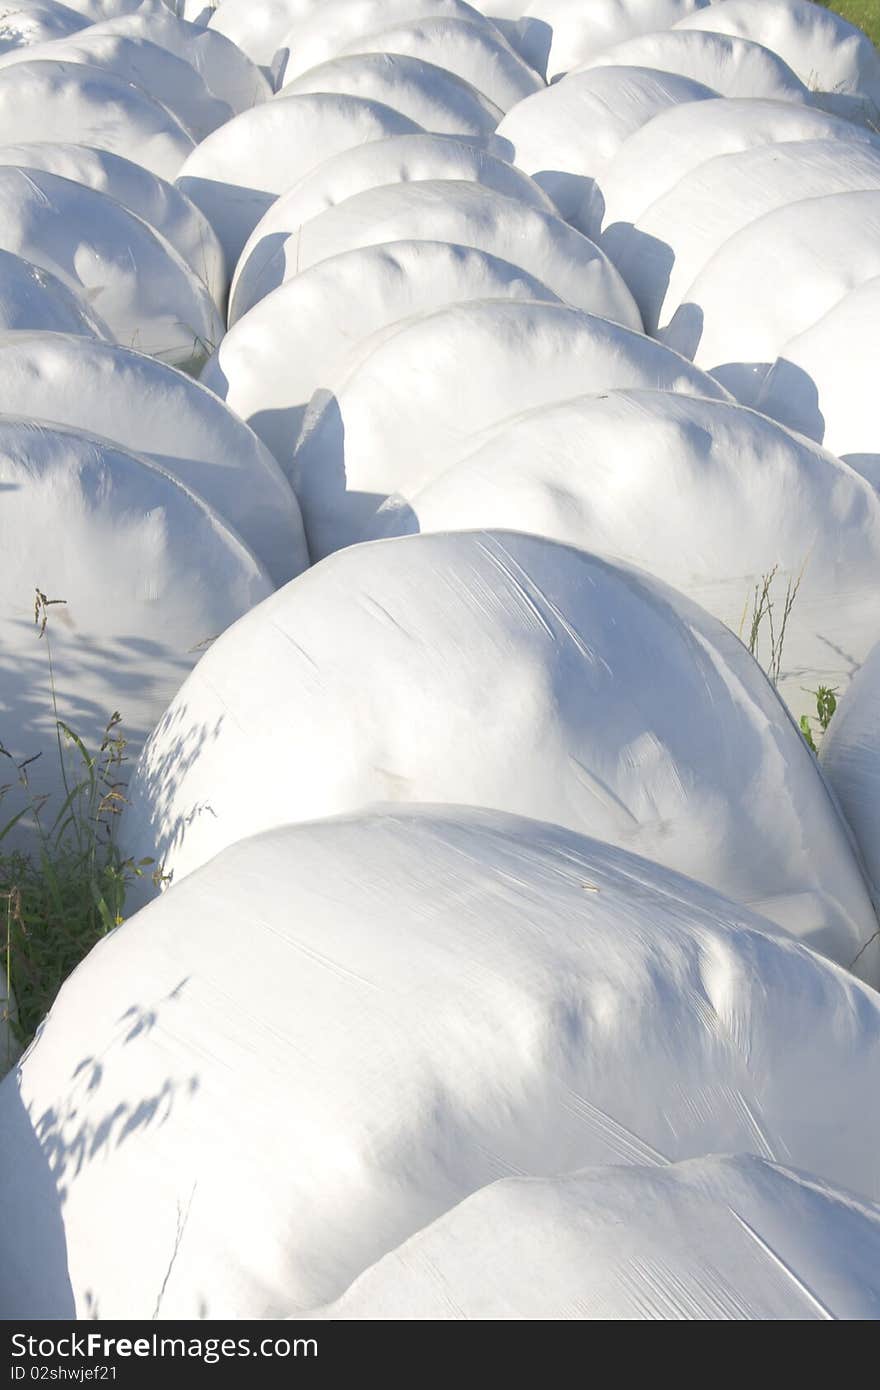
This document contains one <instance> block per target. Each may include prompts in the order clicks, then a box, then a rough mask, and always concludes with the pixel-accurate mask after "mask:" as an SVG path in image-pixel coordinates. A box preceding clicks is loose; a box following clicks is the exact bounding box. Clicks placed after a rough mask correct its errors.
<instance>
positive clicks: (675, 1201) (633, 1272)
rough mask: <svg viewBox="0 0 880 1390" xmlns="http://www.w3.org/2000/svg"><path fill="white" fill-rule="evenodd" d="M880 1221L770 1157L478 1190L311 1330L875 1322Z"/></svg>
mask: <svg viewBox="0 0 880 1390" xmlns="http://www.w3.org/2000/svg"><path fill="white" fill-rule="evenodd" d="M878 1270H880V1210H878V1208H877V1207H876V1206H875V1205H873V1204H872V1203H867V1202H860V1201H858V1200H857V1199H856V1198H854V1197H852V1196H851V1195H850V1194H849V1193H847V1192H841V1191H839V1190H837V1189H835V1188H834V1187H831V1186H829V1185H828V1184H827V1183H823V1182H821V1181H819V1180H818V1179H817V1178H814V1177H812V1176H808V1175H806V1174H800V1173H794V1172H791V1171H790V1170H787V1169H785V1168H779V1167H777V1166H776V1165H775V1164H772V1163H768V1162H767V1160H766V1159H764V1158H758V1157H755V1156H753V1155H736V1156H735V1157H731V1158H698V1159H691V1161H690V1162H686V1163H677V1164H673V1165H671V1166H670V1167H665V1168H663V1167H638V1168H637V1167H633V1168H620V1167H614V1168H602V1169H598V1170H597V1169H592V1170H585V1171H582V1172H580V1173H573V1174H571V1175H570V1176H566V1177H560V1178H550V1179H545V1180H543V1181H542V1180H540V1179H537V1178H518V1177H511V1178H505V1179H502V1180H501V1181H500V1182H496V1183H491V1184H490V1185H489V1186H487V1187H484V1188H481V1189H480V1191H479V1192H477V1193H475V1194H474V1195H473V1197H468V1198H467V1199H466V1200H465V1201H464V1202H462V1203H461V1204H460V1205H459V1206H457V1207H454V1208H453V1209H452V1211H450V1212H449V1213H448V1214H447V1215H446V1216H442V1217H440V1218H439V1220H437V1221H435V1222H434V1223H433V1224H432V1225H431V1226H429V1227H428V1228H427V1229H426V1230H423V1231H420V1232H419V1233H418V1234H417V1235H415V1236H412V1237H411V1238H410V1239H409V1240H408V1241H406V1242H405V1243H404V1244H403V1245H402V1246H400V1247H399V1249H397V1250H394V1251H392V1252H391V1253H390V1254H388V1255H386V1256H385V1257H384V1258H383V1259H381V1260H380V1261H378V1263H377V1264H375V1265H373V1266H372V1267H371V1268H370V1269H368V1270H367V1271H366V1272H365V1273H364V1274H362V1275H361V1276H360V1278H359V1279H357V1280H356V1281H355V1283H354V1284H353V1285H352V1287H351V1288H350V1289H349V1290H348V1291H347V1293H345V1294H344V1295H343V1297H342V1298H341V1299H339V1301H338V1302H337V1303H333V1304H330V1306H329V1307H327V1308H324V1309H317V1310H315V1311H313V1312H311V1313H310V1316H311V1317H313V1318H316V1319H317V1320H318V1321H322V1320H324V1321H328V1322H335V1321H344V1320H369V1321H375V1320H387V1319H394V1320H398V1319H406V1320H414V1319H424V1320H425V1321H430V1322H452V1321H460V1320H466V1319H491V1320H492V1321H505V1320H507V1321H511V1320H517V1321H519V1320H526V1321H534V1320H554V1321H563V1320H564V1321H567V1320H577V1321H597V1320H598V1321H603V1322H604V1321H608V1320H613V1321H640V1320H642V1319H652V1320H676V1321H679V1320H687V1321H693V1320H698V1321H701V1322H702V1321H722V1320H723V1321H728V1320H734V1319H735V1320H737V1321H739V1320H742V1319H748V1320H751V1321H781V1320H786V1321H798V1322H800V1321H804V1322H809V1321H812V1320H813V1319H821V1320H827V1319H835V1318H844V1319H852V1320H856V1321H861V1320H862V1319H868V1320H874V1319H876V1318H878V1317H880V1276H878Z"/></svg>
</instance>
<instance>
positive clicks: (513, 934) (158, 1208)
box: [0, 543, 880, 1319]
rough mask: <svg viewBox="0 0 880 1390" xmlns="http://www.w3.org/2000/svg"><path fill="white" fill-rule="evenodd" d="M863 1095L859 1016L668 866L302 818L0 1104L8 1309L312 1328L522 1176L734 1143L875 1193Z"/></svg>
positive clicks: (129, 950) (439, 813)
mask: <svg viewBox="0 0 880 1390" xmlns="http://www.w3.org/2000/svg"><path fill="white" fill-rule="evenodd" d="M399 549H401V550H403V549H404V545H403V543H401V545H400V547H399ZM373 550H374V551H376V550H377V548H376V547H373ZM243 923H246V924H247V932H246V933H245V935H244V936H243V933H242V924H243ZM328 1019H332V1020H333V1024H332V1026H328ZM878 1070H880V1004H878V997H877V995H876V994H875V993H874V992H873V991H871V990H870V989H868V988H867V987H865V986H864V985H862V984H860V983H859V982H858V981H857V980H855V979H853V978H852V977H851V976H849V975H847V974H846V973H845V972H844V971H842V970H840V969H839V968H838V967H836V966H834V965H832V964H831V963H830V962H827V961H825V960H823V959H822V958H821V957H820V956H818V955H816V954H815V953H813V952H812V951H810V950H808V949H806V948H805V947H804V946H803V945H801V944H800V943H799V942H796V941H793V940H791V939H790V938H788V937H786V936H785V935H784V934H781V933H780V934H776V933H775V932H774V931H773V929H772V928H771V927H770V925H769V923H767V922H766V921H765V920H764V919H762V918H758V917H755V916H753V915H752V914H751V913H749V912H748V911H747V910H745V909H743V908H741V907H738V906H736V905H734V904H733V903H731V902H729V901H727V900H725V899H723V898H721V897H719V895H718V894H716V893H714V892H712V891H711V890H709V889H708V888H705V887H704V886H702V885H700V884H696V883H693V882H691V881H689V880H685V879H682V878H680V877H679V876H678V875H676V874H673V873H670V872H669V871H668V870H665V869H662V868H660V867H659V866H658V865H656V864H650V863H648V862H646V861H645V860H641V859H637V858H635V857H634V856H631V855H628V854H625V853H622V852H621V851H620V850H615V849H613V848H610V847H609V846H607V845H603V844H599V843H597V842H595V841H590V840H586V839H583V838H582V837H580V836H578V835H574V834H572V833H571V832H569V831H565V830H561V829H559V828H557V827H553V826H548V825H541V824H538V823H536V822H534V821H523V820H521V819H519V818H517V817H509V816H501V815H498V814H491V813H487V812H485V811H469V810H467V809H463V808H460V807H445V808H443V807H400V808H394V809H392V808H390V807H389V808H380V809H378V810H376V811H374V812H373V813H371V814H369V815H362V816H356V817H350V818H345V819H340V820H330V821H322V822H318V823H315V824H312V825H307V826H299V827H292V826H286V827H283V828H279V829H277V830H274V831H272V832H270V833H268V834H266V835H261V836H259V837H257V838H255V839H251V840H248V841H245V842H244V843H241V844H238V845H235V846H233V847H231V848H230V849H228V850H226V851H225V853H224V854H222V855H221V856H219V857H218V858H216V859H215V860H214V861H213V862H212V863H210V864H208V865H206V866H205V867H204V868H203V869H202V870H200V871H199V872H198V873H197V874H194V875H192V876H191V877H190V878H189V879H187V880H186V881H185V882H182V883H180V884H178V885H177V886H176V887H173V888H172V889H171V890H170V891H169V892H168V893H166V894H165V895H164V896H163V897H162V898H160V899H159V900H158V901H157V902H155V903H153V904H151V905H150V906H149V907H147V908H146V909H145V910H144V911H143V912H141V913H139V914H138V915H137V916H136V917H134V918H132V919H130V920H129V921H128V922H126V923H125V925H124V926H122V927H120V928H119V930H118V931H115V932H113V933H112V934H111V935H110V936H109V937H107V938H106V939H105V940H104V941H102V942H101V943H100V945H98V946H97V947H96V948H95V950H93V951H92V953H91V954H90V955H89V956H88V958H87V959H86V961H85V962H84V963H83V964H82V965H81V966H80V967H79V969H78V970H76V971H75V972H74V974H73V975H72V976H71V977H70V979H69V980H68V981H67V983H66V984H65V985H64V986H63V988H62V990H61V993H60V995H59V997H58V999H57V1001H56V1003H55V1005H54V1006H53V1009H52V1012H51V1014H50V1016H49V1018H48V1019H47V1021H46V1023H45V1025H44V1027H43V1029H42V1030H41V1033H40V1036H39V1038H38V1040H37V1042H36V1044H35V1046H34V1047H33V1048H32V1049H31V1050H30V1051H29V1053H28V1055H27V1057H26V1058H25V1060H24V1062H23V1063H22V1065H21V1068H20V1071H19V1074H18V1075H17V1076H10V1077H8V1078H7V1080H6V1081H5V1082H4V1083H3V1086H2V1088H0V1169H2V1174H3V1181H2V1183H0V1220H2V1225H3V1231H4V1261H3V1266H2V1272H0V1280H2V1286H0V1287H2V1296H3V1303H4V1311H5V1314H6V1316H7V1317H10V1318H12V1317H26V1316H27V1317H31V1318H34V1317H59V1318H60V1317H65V1318H69V1317H73V1316H74V1315H75V1313H76V1314H77V1315H79V1316H81V1317H87V1316H90V1315H91V1313H93V1312H94V1310H95V1308H97V1309H98V1310H99V1313H100V1316H101V1317H102V1318H113V1317H123V1316H124V1317H126V1318H132V1317H154V1316H155V1317H159V1318H160V1319H161V1318H175V1317H191V1316H192V1317H197V1316H202V1317H207V1318H232V1317H238V1318H248V1317H266V1318H271V1317H278V1316H281V1315H283V1314H285V1313H292V1312H295V1311H304V1310H306V1309H308V1308H310V1307H313V1306H314V1305H315V1304H320V1303H323V1302H325V1301H326V1300H329V1299H332V1298H335V1297H338V1296H339V1295H340V1294H342V1293H343V1292H344V1291H345V1289H346V1288H347V1287H348V1286H349V1285H350V1283H351V1281H352V1280H353V1279H354V1278H356V1277H357V1276H358V1275H359V1274H361V1273H362V1272H363V1271H364V1270H365V1269H366V1268H368V1267H369V1266H370V1265H372V1264H373V1263H374V1262H375V1261H376V1260H377V1259H379V1258H380V1257H381V1256H382V1255H384V1254H386V1253H387V1252H389V1251H392V1250H394V1249H395V1247H396V1246H398V1245H399V1244H400V1243H401V1242H402V1241H404V1240H406V1239H407V1238H408V1237H409V1236H411V1235H414V1234H415V1233H416V1232H417V1231H420V1230H422V1229H423V1228H424V1227H425V1226H426V1225H428V1223H430V1222H431V1221H433V1220H434V1219H436V1218H437V1217H438V1216H441V1215H442V1214H443V1213H444V1212H448V1211H450V1209H452V1208H455V1207H456V1206H457V1204H458V1203H459V1202H461V1201H462V1200H463V1199H464V1198H466V1197H468V1196H469V1195H470V1194H471V1193H475V1192H478V1191H479V1190H480V1189H481V1188H483V1187H485V1186H486V1185H488V1184H492V1183H494V1182H496V1180H497V1179H498V1178H499V1177H509V1176H510V1175H512V1174H527V1175H533V1176H535V1177H542V1178H551V1177H556V1176H557V1175H558V1174H559V1173H560V1172H566V1171H570V1170H571V1169H576V1168H580V1167H585V1166H588V1165H613V1166H616V1167H619V1169H620V1176H621V1178H622V1177H623V1175H624V1174H631V1175H632V1180H633V1182H637V1181H638V1179H639V1177H640V1176H642V1177H643V1182H646V1181H647V1177H646V1176H644V1175H643V1170H644V1168H645V1167H646V1166H647V1167H651V1166H654V1172H655V1181H656V1182H658V1183H659V1182H660V1181H661V1180H662V1176H663V1175H664V1174H665V1173H666V1172H667V1171H668V1170H667V1169H666V1168H665V1167H664V1166H662V1165H664V1164H665V1162H667V1161H673V1162H675V1161H678V1160H682V1159H688V1158H696V1157H699V1156H701V1155H703V1154H704V1153H707V1152H709V1153H711V1152H722V1153H723V1152H731V1151H733V1152H745V1153H753V1154H755V1153H756V1154H758V1155H760V1156H761V1157H765V1158H767V1159H770V1160H773V1159H784V1160H785V1162H786V1163H788V1164H791V1165H793V1166H794V1165H796V1166H798V1167H801V1168H804V1169H808V1170H810V1171H811V1172H812V1173H814V1174H816V1175H817V1181H819V1182H821V1181H822V1180H825V1181H828V1182H833V1183H836V1184H840V1185H841V1186H844V1187H848V1188H851V1189H852V1190H853V1191H855V1192H857V1193H859V1194H860V1196H864V1197H867V1198H868V1199H874V1198H876V1197H877V1196H878V1191H880V1189H878V1175H877V1163H876V1153H877V1147H878V1143H880V1115H878V1107H877V1106H876V1105H875V1104H874V1100H875V1097H876V1092H877V1078H878ZM279 1155H284V1156H285V1157H284V1161H283V1162H282V1163H281V1164H279V1162H278V1157H279ZM603 1176H604V1177H605V1178H606V1179H609V1178H610V1177H611V1175H610V1174H608V1173H607V1170H606V1172H605V1174H603ZM668 1181H671V1179H668ZM231 1191H232V1192H235V1194H236V1199H235V1201H234V1202H230V1200H229V1194H230V1192H231ZM647 1208H648V1210H649V1211H651V1212H655V1213H656V1216H655V1219H657V1220H660V1219H662V1218H661V1216H660V1211H662V1210H663V1207H662V1204H660V1203H659V1202H658V1203H657V1204H654V1203H647ZM658 1208H659V1210H658ZM666 1210H667V1211H668V1204H667V1207H666ZM744 1215H747V1214H746V1213H744ZM648 1219H649V1218H648V1217H647V1216H645V1217H644V1220H648ZM766 1229H767V1228H766V1227H765V1228H764V1230H765V1231H766ZM181 1233H182V1234H181ZM752 1248H753V1250H754V1255H755V1258H761V1256H762V1254H763V1252H762V1251H761V1250H760V1247H757V1248H755V1247H752ZM618 1249H619V1247H618ZM135 1255H136V1258H133V1256H135ZM744 1258H745V1257H744ZM777 1268H778V1266H777ZM767 1277H768V1278H769V1273H768V1275H767Z"/></svg>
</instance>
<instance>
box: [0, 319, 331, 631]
mask: <svg viewBox="0 0 880 1390" xmlns="http://www.w3.org/2000/svg"><path fill="white" fill-rule="evenodd" d="M0 411H6V412H9V413H16V414H19V415H28V416H31V417H33V418H35V419H37V420H53V421H57V422H59V423H60V424H62V425H67V426H70V427H72V428H74V429H77V430H82V431H83V432H84V433H86V434H94V435H100V436H102V437H104V438H107V439H112V440H114V441H115V442H116V443H118V444H119V445H120V447H121V448H124V449H126V450H130V451H131V452H133V453H137V454H139V455H142V456H144V457H147V458H148V459H150V460H151V462H152V463H154V464H155V465H156V466H157V467H158V468H160V469H162V471H163V472H166V473H168V474H170V475H171V476H172V477H173V478H175V479H177V480H178V481H179V482H180V483H181V484H182V485H183V486H184V487H186V488H187V489H191V490H192V491H193V492H194V493H196V494H198V496H199V497H200V498H203V499H204V500H205V502H206V503H207V504H208V505H209V506H210V508H211V509H212V511H215V512H216V513H217V514H218V515H219V516H221V517H223V519H224V522H225V524H227V525H229V526H230V527H234V528H235V531H236V534H238V535H240V536H241V537H242V539H243V540H244V541H245V543H246V544H247V545H248V546H249V547H250V549H251V550H252V551H253V552H254V554H255V555H257V556H258V557H259V559H260V561H261V562H262V563H263V564H264V565H265V567H266V570H267V571H268V572H269V574H270V575H271V577H272V579H273V580H274V582H275V583H276V584H284V583H286V582H287V580H288V579H292V578H293V577H294V575H297V574H299V573H300V571H301V570H303V569H305V568H306V566H307V565H308V552H307V550H306V544H305V536H304V534H303V527H302V518H301V516H300V512H299V507H298V505H297V502H296V498H295V497H294V496H293V493H292V492H291V489H290V486H289V484H288V483H287V481H286V479H285V478H284V477H283V476H282V474H281V471H280V469H279V468H278V465H277V463H276V462H275V459H274V458H273V457H272V455H271V454H270V453H269V451H268V450H267V449H266V448H265V447H264V446H263V444H261V442H260V440H259V439H257V438H256V436H255V435H254V434H253V432H252V431H251V430H250V429H248V427H247V426H246V425H245V424H244V423H243V422H242V421H241V420H240V419H239V418H238V417H237V416H236V415H235V414H234V413H233V412H232V411H231V410H229V409H228V408H227V407H226V406H225V405H224V404H223V403H222V402H221V401H218V400H217V398H216V397H215V396H214V395H213V394H212V393H211V392H210V391H207V390H206V389H205V388H204V387H203V386H200V385H199V384H198V383H197V382H195V381H193V380H192V378H191V377H188V376H186V375H184V374H183V373H182V372H177V371H174V370H173V368H171V367H166V366H164V365H163V364H162V363H161V362H157V361H155V360H154V359H153V358H150V357H145V356H143V355H142V354H141V353H137V352H131V351H129V350H127V349H124V348H121V347H108V346H106V345H104V344H99V343H84V342H83V341H82V339H79V338H72V337H70V336H67V335H62V334H57V333H13V334H7V335H5V336H3V337H0ZM194 558H196V557H194ZM35 582H36V581H35ZM211 635H213V634H211Z"/></svg>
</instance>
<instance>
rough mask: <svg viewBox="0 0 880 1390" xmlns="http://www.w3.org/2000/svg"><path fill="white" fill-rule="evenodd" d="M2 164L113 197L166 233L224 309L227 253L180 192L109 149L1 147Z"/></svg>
mask: <svg viewBox="0 0 880 1390" xmlns="http://www.w3.org/2000/svg"><path fill="white" fill-rule="evenodd" d="M0 165H14V166H18V167H20V168H24V169H42V170H44V171H45V172H46V173H48V174H60V176H61V177H62V178H65V179H71V180H72V181H73V182H74V183H82V184H85V185H86V186H87V187H88V188H94V189H95V190H96V191H97V192H98V193H107V194H109V196H110V197H111V198H115V199H116V201H117V203H121V204H122V206H123V207H125V208H128V210H129V212H133V213H134V214H135V215H136V216H137V217H140V218H141V219H142V220H143V221H144V222H147V223H148V224H149V225H150V226H151V227H152V228H153V230H154V231H157V232H159V233H160V235H161V236H162V237H164V239H165V240H166V241H167V242H170V244H171V245H172V246H173V247H174V249H175V251H177V252H178V254H179V255H181V256H182V257H183V259H184V260H185V261H186V263H187V265H189V266H190V268H191V269H192V270H194V271H195V273H196V275H198V277H199V279H200V280H201V281H203V283H204V284H206V285H207V286H208V289H209V290H210V291H211V296H212V298H213V300H214V302H215V304H217V305H218V307H220V308H221V309H222V308H223V307H225V300H226V283H225V274H224V262H223V251H222V248H221V246H220V243H219V241H218V240H217V238H216V236H215V235H214V231H213V228H212V227H211V224H210V222H209V221H208V219H207V218H206V217H205V216H204V215H203V213H201V212H200V211H199V209H198V208H197V207H196V206H195V204H194V203H191V202H190V200H189V198H187V197H186V196H185V195H184V194H183V193H181V191H180V189H179V188H175V186H174V184H172V183H168V182H167V181H166V180H165V179H160V178H159V176H158V175H157V174H151V173H150V171H149V169H145V168H144V167H143V165H142V164H135V163H134V162H133V160H131V159H126V158H124V157H123V156H122V155H119V154H111V153H110V151H109V150H96V149H93V148H91V147H90V146H88V145H70V144H64V143H61V142H56V141H53V142H49V141H42V142H41V141H34V142H33V143H32V144H22V145H2V146H0Z"/></svg>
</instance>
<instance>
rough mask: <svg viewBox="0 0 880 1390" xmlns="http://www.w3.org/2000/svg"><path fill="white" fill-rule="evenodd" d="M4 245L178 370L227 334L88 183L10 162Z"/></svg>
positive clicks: (205, 293)
mask: <svg viewBox="0 0 880 1390" xmlns="http://www.w3.org/2000/svg"><path fill="white" fill-rule="evenodd" d="M0 83H2V79H0ZM0 246H2V247H3V248H4V249H5V250H7V251H13V252H15V254H16V255H20V256H24V257H25V258H26V259H27V260H29V261H33V262H34V264H35V265H39V266H42V267H43V269H45V270H48V271H51V272H52V274H54V275H57V276H58V278H59V279H60V280H62V281H63V282H64V283H65V284H66V285H69V286H70V288H71V289H73V290H74V291H75V292H77V293H80V294H82V295H83V296H84V297H85V298H86V299H88V301H89V303H90V304H91V305H92V306H93V307H94V308H95V310H96V311H97V312H98V313H99V314H100V316H101V318H102V319H103V320H104V321H105V322H106V323H107V325H108V327H109V328H110V331H111V332H112V333H113V334H114V336H115V337H116V338H117V339H118V341H119V342H121V343H125V344H129V345H131V346H134V347H137V348H139V349H140V350H141V351H143V352H146V353H149V354H150V355H151V356H154V357H159V358H161V359H162V360H163V361H165V362H168V363H170V364H172V365H173V366H181V367H183V366H186V367H190V368H192V369H195V370H197V369H198V368H199V367H200V366H201V365H202V363H203V362H204V361H205V359H206V358H207V357H208V356H209V354H210V352H211V351H212V350H213V347H214V345H215V344H216V343H218V342H219V341H220V338H221V337H222V334H223V322H222V320H221V318H220V316H219V314H218V312H217V306H216V304H215V303H214V301H213V299H212V298H211V295H210V292H209V290H208V288H207V286H206V285H205V284H204V283H203V282H202V280H200V279H199V277H198V276H197V275H196V274H195V272H194V271H193V270H192V269H191V268H190V266H188V265H187V264H186V262H185V261H184V260H183V258H182V257H181V256H179V255H178V254H177V252H176V251H175V250H174V248H173V247H172V246H171V245H170V244H169V243H168V242H167V241H165V240H164V238H163V237H162V236H161V235H160V234H159V233H158V232H157V231H154V230H153V228H151V227H148V226H147V224H146V222H143V221H141V219H140V218H139V217H135V215H134V214H133V213H131V212H129V211H128V209H127V208H124V207H123V206H122V204H121V203H117V202H116V200H115V199H114V198H111V197H109V196H108V195H107V194H105V193H98V192H97V191H96V190H95V189H93V188H89V187H87V186H86V185H84V184H80V183H73V182H72V180H70V179H65V178H61V177H60V176H59V175H57V174H49V173H46V172H44V171H43V170H40V169H20V168H14V167H9V166H7V167H3V166H0ZM615 273H616V272H615Z"/></svg>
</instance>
